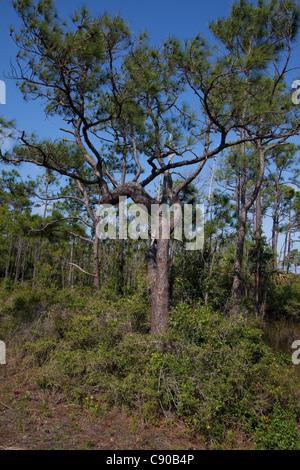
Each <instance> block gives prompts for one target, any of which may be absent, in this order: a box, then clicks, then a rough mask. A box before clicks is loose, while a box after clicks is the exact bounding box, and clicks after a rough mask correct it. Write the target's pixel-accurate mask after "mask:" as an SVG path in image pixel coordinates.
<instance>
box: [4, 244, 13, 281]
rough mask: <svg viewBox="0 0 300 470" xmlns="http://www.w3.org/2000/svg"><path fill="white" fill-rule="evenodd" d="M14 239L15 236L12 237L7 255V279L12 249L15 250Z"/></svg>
mask: <svg viewBox="0 0 300 470" xmlns="http://www.w3.org/2000/svg"><path fill="white" fill-rule="evenodd" d="M13 241H14V239H13V237H10V240H9V249H8V256H7V261H6V269H5V279H7V278H8V276H9V267H10V260H11V255H12V250H13Z"/></svg>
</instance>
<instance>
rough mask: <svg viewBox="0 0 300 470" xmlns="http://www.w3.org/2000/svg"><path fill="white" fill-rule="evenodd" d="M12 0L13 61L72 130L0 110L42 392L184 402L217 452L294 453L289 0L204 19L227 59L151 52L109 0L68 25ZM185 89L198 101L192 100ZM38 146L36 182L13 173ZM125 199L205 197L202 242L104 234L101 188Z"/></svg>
mask: <svg viewBox="0 0 300 470" xmlns="http://www.w3.org/2000/svg"><path fill="white" fill-rule="evenodd" d="M15 9H16V12H17V14H18V16H19V19H20V20H21V21H22V24H23V29H22V30H21V31H20V32H15V31H12V36H13V37H14V40H15V42H16V44H17V45H18V47H19V51H20V52H19V56H18V59H17V63H18V65H19V66H20V70H19V72H17V68H14V69H13V73H12V76H13V78H16V79H19V86H20V89H21V91H22V92H23V94H24V96H25V97H26V98H31V99H37V98H38V99H42V100H43V102H44V103H45V102H46V107H45V112H46V114H48V115H51V116H56V118H57V117H58V118H59V119H61V120H62V122H63V124H64V125H67V126H69V127H68V128H67V129H62V132H63V133H64V134H63V135H65V134H66V133H67V135H68V137H70V139H71V140H72V142H71V143H70V142H69V141H68V139H66V138H65V137H63V138H62V137H61V136H60V137H58V138H57V140H53V141H49V140H40V139H38V138H37V137H36V136H33V135H32V136H26V135H25V133H21V135H20V136H16V131H14V124H13V123H7V122H6V123H5V122H4V121H1V127H2V134H3V135H4V136H7V135H8V132H10V131H12V135H11V138H12V139H15V142H14V144H15V145H14V147H13V148H12V149H11V150H9V151H6V152H5V151H4V150H3V151H2V153H1V157H2V161H3V162H4V163H5V164H6V165H8V168H7V169H6V171H3V172H2V177H1V179H0V202H1V208H0V240H1V244H0V279H1V283H0V301H1V306H0V338H1V340H4V341H5V342H6V344H7V346H8V348H9V350H10V357H14V358H15V359H16V360H17V361H18V363H19V364H20V367H23V368H25V369H26V368H28V369H29V368H30V369H31V370H32V380H33V381H34V383H35V385H37V386H38V387H39V389H40V390H41V391H49V390H52V391H53V392H54V393H55V392H56V391H58V390H59V391H60V392H63V394H64V397H65V400H66V401H71V402H76V403H79V404H81V405H82V407H83V408H89V409H90V410H91V411H93V412H94V413H95V414H96V415H99V416H101V412H102V411H103V409H107V408H108V407H111V406H122V407H124V408H125V409H126V411H127V412H128V413H129V414H130V413H137V414H138V416H139V417H140V418H141V419H143V420H145V421H146V422H151V423H154V424H157V423H159V421H160V420H161V418H162V417H166V416H168V417H169V416H173V417H174V420H182V421H183V422H184V423H185V426H186V427H187V429H188V430H189V431H190V432H191V433H196V434H198V435H201V436H202V437H203V439H205V440H206V443H207V445H210V446H212V445H213V446H214V447H218V448H219V447H224V448H227V447H230V446H233V447H234V446H235V442H237V441H238V436H241V435H242V436H243V437H244V441H246V442H248V446H249V448H255V449H293V450H295V449H298V450H299V449H300V438H299V430H298V427H297V423H298V422H299V416H300V402H299V369H298V368H299V367H300V366H299V365H298V366H297V365H293V364H292V360H291V355H292V352H293V350H292V343H293V341H294V340H296V339H300V327H299V322H300V277H299V274H298V271H299V269H298V267H299V266H300V253H299V250H298V249H297V245H296V242H297V237H298V236H299V229H300V222H299V211H300V197H299V191H298V188H299V168H298V166H297V165H298V163H299V153H298V152H299V149H298V145H297V141H296V138H295V137H297V136H298V134H299V115H298V114H297V113H298V108H297V106H295V105H294V104H293V102H292V100H291V92H290V89H289V88H288V86H287V83H286V81H285V80H286V77H285V75H286V71H287V69H288V66H289V60H290V58H291V56H292V51H293V47H292V45H293V43H294V42H295V41H296V38H297V32H298V16H299V12H298V10H297V8H296V4H295V2H292V1H274V0H272V1H270V2H262V1H259V2H258V6H254V5H253V4H252V3H250V2H247V1H242V0H241V1H240V2H238V3H236V4H235V5H234V6H233V7H232V11H231V14H230V16H229V17H228V18H227V19H219V20H217V21H215V22H213V23H212V24H211V25H210V28H211V31H212V33H213V34H214V35H215V38H216V41H219V43H218V42H217V44H219V46H218V47H219V49H218V51H217V54H216V55H215V52H214V49H213V48H212V47H210V46H209V45H208V44H207V43H206V42H205V41H204V40H203V39H202V38H201V37H200V36H198V37H197V38H194V39H192V40H190V41H186V42H185V43H181V41H179V40H177V39H176V38H171V39H168V40H167V41H166V42H165V43H164V45H163V47H161V48H154V47H152V46H151V45H150V44H149V41H148V39H147V38H146V36H144V35H142V36H141V37H139V38H138V39H137V38H136V39H135V40H134V39H133V38H132V37H131V32H130V31H129V30H128V26H127V25H126V23H125V22H124V21H123V20H122V19H121V18H119V17H111V16H110V15H108V14H105V15H103V16H101V17H99V18H93V17H92V16H90V14H89V12H88V11H87V10H86V9H82V10H80V11H79V12H77V13H76V14H74V17H73V20H72V25H71V26H70V27H68V28H69V29H66V28H67V26H66V24H65V23H63V22H61V23H60V22H59V20H58V17H57V16H56V14H55V10H54V9H53V5H52V2H50V1H41V2H31V1H29V0H26V1H25V0H18V1H17V2H15ZM246 20H247V21H246ZM278 24H279V25H280V28H278ZM279 29H280V31H279ZM95 44H98V47H96V48H95ZM100 46H101V47H100ZM287 52H288V53H287ZM286 53H287V54H286ZM22 64H23V65H22ZM274 64H275V67H273V66H274ZM22 67H23V68H22ZM18 73H19V75H18ZM16 75H18V76H16ZM191 92H193V94H194V96H196V97H197V100H199V101H198V102H197V104H198V105H200V109H201V111H200V112H195V111H193V110H192V107H193V106H194V102H193V101H192V103H190V104H189V105H187V104H185V103H184V102H183V101H184V100H183V98H186V97H187V99H188V98H189V96H190V93H191ZM257 96H260V100H259V102H258V100H257ZM195 107H197V106H195ZM199 148H200V150H199ZM203 149H204V150H203ZM184 159H187V160H184ZM208 161H211V166H210V167H209V168H207V167H208V163H207V162H208ZM25 162H26V163H28V162H29V163H32V164H35V165H37V166H39V167H41V168H42V169H43V171H44V172H43V173H42V174H41V176H39V177H38V178H36V179H27V180H25V178H24V177H23V175H22V171H21V170H19V169H18V171H17V169H15V168H14V169H12V165H16V166H18V165H20V164H22V163H25ZM204 165H205V168H204ZM149 167H150V168H149ZM181 167H183V170H181ZM191 168H192V170H191ZM205 171H206V173H205ZM144 173H145V174H144ZM126 178H127V179H126ZM130 178H131V180H130ZM173 179H174V180H173ZM129 180H130V181H129ZM154 181H155V183H156V186H154V184H153V183H154ZM119 196H127V197H128V198H129V201H130V204H132V202H136V203H143V204H144V205H145V206H146V208H147V209H148V210H149V207H150V205H151V204H161V203H170V204H172V203H179V204H184V203H188V204H194V205H195V204H196V203H202V204H204V207H205V211H204V219H205V229H204V243H203V247H202V249H201V250H196V251H189V250H187V249H186V248H187V243H188V240H187V239H185V238H184V239H183V240H182V241H179V240H176V239H174V238H172V239H171V240H168V241H167V242H165V241H164V240H163V241H162V240H161V239H159V237H158V238H157V239H155V240H151V238H149V239H148V240H142V239H139V240H133V239H130V238H128V239H124V240H123V239H116V240H111V239H100V238H99V236H98V233H97V230H96V228H97V225H98V223H99V214H98V213H97V208H98V206H99V203H110V204H112V205H117V204H118V202H119ZM149 212H150V211H149ZM119 230H120V227H119V226H118V234H119ZM297 269H298V270H297ZM297 367H298V368H297Z"/></svg>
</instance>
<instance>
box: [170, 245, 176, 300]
mask: <svg viewBox="0 0 300 470" xmlns="http://www.w3.org/2000/svg"><path fill="white" fill-rule="evenodd" d="M176 250H177V240H176V239H175V238H174V239H173V240H172V256H171V269H170V301H171V300H172V298H173V290H174V282H175V260H176Z"/></svg>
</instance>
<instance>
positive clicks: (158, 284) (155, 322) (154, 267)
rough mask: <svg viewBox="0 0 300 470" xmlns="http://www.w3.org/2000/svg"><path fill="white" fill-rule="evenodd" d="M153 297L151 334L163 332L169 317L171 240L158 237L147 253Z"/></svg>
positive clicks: (151, 295) (149, 280)
mask: <svg viewBox="0 0 300 470" xmlns="http://www.w3.org/2000/svg"><path fill="white" fill-rule="evenodd" d="M146 260H147V268H148V283H149V286H150V297H151V311H152V319H151V334H156V333H163V332H164V331H165V329H166V327H167V324H168V317H169V306H170V297H169V269H168V268H169V262H168V261H169V240H163V239H157V240H155V242H154V243H153V245H152V246H151V247H150V248H149V250H148V251H147V255H146Z"/></svg>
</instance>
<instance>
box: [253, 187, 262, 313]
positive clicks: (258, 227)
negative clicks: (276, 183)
mask: <svg viewBox="0 0 300 470" xmlns="http://www.w3.org/2000/svg"><path fill="white" fill-rule="evenodd" d="M261 222H262V213H261V189H260V190H259V193H258V196H257V199H256V231H255V238H256V270H255V288H254V291H255V315H256V317H257V318H258V317H259V315H260V306H261V248H262V247H261Z"/></svg>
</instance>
